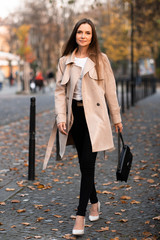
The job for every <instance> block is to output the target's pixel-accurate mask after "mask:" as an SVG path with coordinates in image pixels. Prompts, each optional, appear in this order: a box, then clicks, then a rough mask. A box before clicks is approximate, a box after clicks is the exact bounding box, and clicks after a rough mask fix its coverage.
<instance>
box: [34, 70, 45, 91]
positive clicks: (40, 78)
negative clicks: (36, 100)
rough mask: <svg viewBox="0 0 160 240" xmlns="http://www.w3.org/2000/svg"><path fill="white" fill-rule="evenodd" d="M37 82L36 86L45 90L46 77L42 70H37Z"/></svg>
mask: <svg viewBox="0 0 160 240" xmlns="http://www.w3.org/2000/svg"><path fill="white" fill-rule="evenodd" d="M35 84H36V87H38V88H39V90H41V89H42V90H44V77H43V75H42V72H41V71H40V70H39V71H37V73H36V76H35Z"/></svg>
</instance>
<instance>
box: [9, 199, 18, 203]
mask: <svg viewBox="0 0 160 240" xmlns="http://www.w3.org/2000/svg"><path fill="white" fill-rule="evenodd" d="M11 203H20V201H19V200H16V199H14V200H12V201H11Z"/></svg>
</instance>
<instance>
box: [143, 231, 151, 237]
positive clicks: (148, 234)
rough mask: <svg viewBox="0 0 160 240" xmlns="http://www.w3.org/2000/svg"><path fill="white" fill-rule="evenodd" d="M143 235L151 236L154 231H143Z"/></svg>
mask: <svg viewBox="0 0 160 240" xmlns="http://www.w3.org/2000/svg"><path fill="white" fill-rule="evenodd" d="M143 235H144V236H145V237H150V236H152V233H150V232H143Z"/></svg>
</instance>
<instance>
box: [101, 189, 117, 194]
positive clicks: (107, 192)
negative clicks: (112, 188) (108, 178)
mask: <svg viewBox="0 0 160 240" xmlns="http://www.w3.org/2000/svg"><path fill="white" fill-rule="evenodd" d="M102 193H103V194H112V195H115V193H113V192H109V191H106V190H105V191H103V192H102Z"/></svg>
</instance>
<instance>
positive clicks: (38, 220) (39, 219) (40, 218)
mask: <svg viewBox="0 0 160 240" xmlns="http://www.w3.org/2000/svg"><path fill="white" fill-rule="evenodd" d="M43 219H44V217H39V218H37V220H36V221H37V222H40V221H41V220H43Z"/></svg>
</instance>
